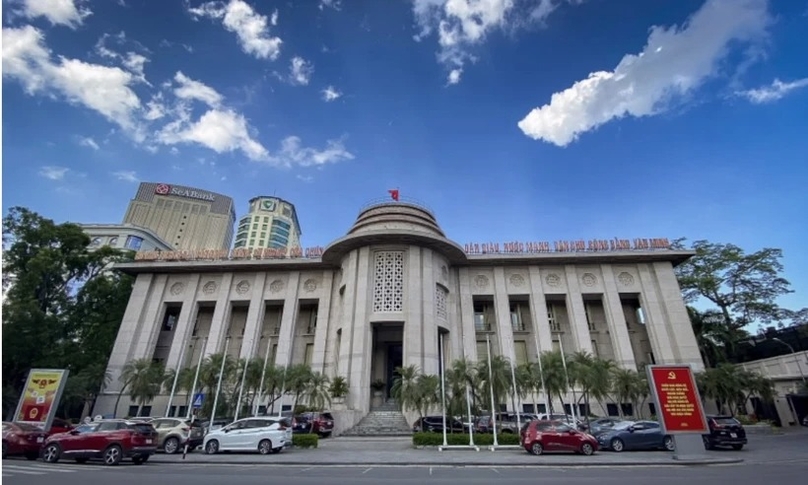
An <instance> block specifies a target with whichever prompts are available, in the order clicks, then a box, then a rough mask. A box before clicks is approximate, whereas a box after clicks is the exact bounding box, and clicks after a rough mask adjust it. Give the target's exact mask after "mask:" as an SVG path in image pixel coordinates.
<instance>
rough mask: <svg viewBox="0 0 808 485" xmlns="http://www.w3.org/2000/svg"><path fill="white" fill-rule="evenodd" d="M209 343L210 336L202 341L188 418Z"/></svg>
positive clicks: (192, 406)
mask: <svg viewBox="0 0 808 485" xmlns="http://www.w3.org/2000/svg"><path fill="white" fill-rule="evenodd" d="M207 343H208V338H207V337H205V340H204V341H203V343H202V350H200V351H199V361H198V362H197V363H196V372H195V373H194V383H193V385H191V405H190V406H189V407H188V419H191V413H192V412H193V409H194V402H193V399H194V395H195V394H196V385H197V384H198V383H199V370H200V369H201V368H202V360H203V359H204V358H205V346H206V345H207Z"/></svg>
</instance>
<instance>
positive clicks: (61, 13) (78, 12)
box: [22, 0, 93, 29]
mask: <svg viewBox="0 0 808 485" xmlns="http://www.w3.org/2000/svg"><path fill="white" fill-rule="evenodd" d="M85 3H87V2H86V0H23V7H22V8H23V10H22V13H23V14H24V15H25V16H26V17H28V18H30V19H32V18H36V17H45V18H46V19H48V21H49V22H50V23H51V25H66V26H67V27H70V28H71V29H75V28H77V27H79V26H80V25H81V24H82V23H83V22H84V19H85V18H87V17H88V16H89V15H92V13H93V12H92V11H91V10H90V9H89V8H87V7H86V6H85V5H84V4H85Z"/></svg>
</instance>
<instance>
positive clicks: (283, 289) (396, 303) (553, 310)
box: [95, 201, 703, 428]
mask: <svg viewBox="0 0 808 485" xmlns="http://www.w3.org/2000/svg"><path fill="white" fill-rule="evenodd" d="M643 241H644V242H643ZM268 251H269V250H264V252H263V253H261V250H258V251H250V250H243V251H242V250H234V251H232V252H229V253H228V252H226V251H205V252H183V253H143V254H141V253H139V254H138V256H137V258H136V260H135V261H134V262H131V263H127V264H120V265H118V266H117V269H119V270H121V271H124V272H126V273H129V274H132V275H135V276H136V282H135V286H134V290H133V292H132V295H131V298H130V300H129V304H128V307H127V309H126V313H125V316H124V319H123V322H122V324H121V328H120V332H119V334H118V337H117V340H116V343H115V347H114V350H113V352H112V355H111V358H110V361H109V368H108V370H109V372H110V375H111V377H112V380H111V384H110V385H109V386H108V388H107V389H106V390H105V391H104V393H103V394H102V395H101V396H100V397H99V399H98V401H97V404H96V408H95V413H96V414H110V413H112V412H113V407H114V403H115V398H116V397H117V395H118V392H119V390H120V383H119V382H118V376H119V375H120V372H121V369H122V368H123V366H124V365H125V364H126V363H127V362H128V361H131V360H133V359H140V358H152V359H155V360H160V361H163V362H164V363H165V365H166V367H167V368H177V367H186V366H189V367H190V366H196V363H197V362H198V360H199V358H200V353H204V355H210V354H214V353H220V352H222V351H225V352H227V353H228V354H229V355H231V356H233V357H234V358H235V357H239V358H266V357H267V356H268V360H269V361H270V362H274V363H275V364H276V365H280V366H287V365H291V364H298V363H306V364H309V365H311V366H312V368H313V369H314V370H317V371H321V372H324V373H325V374H327V375H328V376H332V377H333V376H344V377H346V378H347V381H348V383H349V387H350V393H349V395H348V397H347V399H346V400H345V403H344V405H342V409H343V410H344V411H346V413H345V416H348V418H346V419H347V420H348V421H352V422H348V423H343V424H342V425H341V426H340V427H341V428H344V427H349V426H351V425H352V424H353V423H355V422H356V420H358V419H359V418H361V417H362V416H363V415H364V414H366V413H367V412H368V411H369V409H370V405H371V394H372V391H371V388H370V384H371V382H373V381H376V380H379V379H381V380H382V381H385V383H386V384H387V386H388V390H389V387H390V386H391V384H392V379H393V370H394V369H395V368H396V367H397V366H400V365H412V364H414V365H417V366H418V367H419V368H420V369H422V370H423V371H424V372H427V373H433V374H437V373H438V362H439V359H440V358H441V356H445V358H446V362H451V361H452V360H454V359H457V358H461V357H465V358H467V359H471V360H480V359H485V358H486V352H487V349H488V344H487V341H489V340H490V342H491V349H492V352H493V353H495V354H499V355H503V356H505V357H507V358H508V359H510V360H511V361H513V362H516V363H521V362H525V361H535V360H536V358H537V351H538V352H544V351H549V350H553V349H563V351H564V352H565V353H567V354H570V353H573V352H576V351H586V352H589V353H591V354H593V355H596V356H600V357H602V358H606V359H611V360H613V361H614V362H616V363H617V365H619V366H622V367H625V368H629V369H636V368H638V366H640V365H642V364H645V363H657V364H669V363H677V364H679V363H686V364H691V365H692V366H693V367H694V369H696V370H700V369H702V368H703V363H702V359H701V356H700V354H699V350H698V347H697V344H696V339H695V337H694V334H693V331H692V329H691V327H690V323H689V320H688V315H687V311H686V309H685V304H684V302H683V300H682V296H681V293H680V289H679V286H678V283H677V280H676V278H675V276H674V271H673V268H674V266H676V265H677V264H679V263H681V262H683V261H685V260H686V259H687V258H689V257H691V256H692V254H693V253H691V252H689V251H674V250H671V249H668V248H665V247H664V245H660V244H653V241H652V244H649V243H648V241H647V240H635V241H634V243H630V242H628V241H622V240H618V241H617V242H616V243H615V241H611V242H610V241H605V242H604V241H594V242H588V243H584V242H578V243H576V242H573V243H571V244H567V243H554V244H549V243H535V244H534V243H531V244H527V245H525V244H521V245H520V244H508V245H502V246H501V247H497V245H494V244H491V245H483V248H482V249H481V248H480V247H479V246H477V245H466V246H460V245H458V244H457V243H455V242H453V241H452V240H450V239H448V238H447V237H446V235H445V234H444V232H443V231H442V230H441V228H440V226H439V225H438V222H437V220H436V218H435V216H434V214H433V213H432V212H431V211H430V210H429V209H427V208H425V207H423V206H421V205H419V204H415V203H409V202H395V201H390V202H382V203H377V204H372V205H370V206H368V207H366V208H364V209H362V210H361V211H360V214H359V216H358V217H357V219H356V222H355V223H354V225H353V227H351V229H350V230H349V231H348V233H347V234H346V235H345V236H344V237H342V238H340V239H337V240H335V241H334V242H332V243H331V244H330V245H329V246H327V247H326V248H324V249H322V250H319V251H306V252H302V251H301V254H293V255H292V257H288V256H287V255H283V257H276V256H278V255H274V254H272V253H269V252H268ZM439 335H442V336H443V338H442V339H439ZM441 340H442V342H443V348H442V349H439V341H441ZM186 402H187V401H186V398H185V396H184V395H181V396H178V397H177V398H175V400H174V404H177V405H179V404H185V403H186ZM531 402H532V400H531ZM128 404H129V403H128V397H127V396H126V395H124V397H123V399H122V401H121V405H120V407H119V410H118V413H119V414H124V413H125V412H126V411H125V410H126V409H131V408H129V407H128ZM167 404H168V396H166V395H163V396H158V397H157V398H155V399H154V401H153V402H152V408H151V409H150V410H149V411H150V414H152V415H158V414H162V413H164V412H166V406H167ZM286 404H291V397H289V399H288V400H287V402H286ZM508 406H509V407H510V403H509V404H508ZM520 406H521V404H520ZM177 407H178V409H171V410H170V411H169V412H170V413H171V414H174V413H175V412H179V413H180V414H184V412H185V410H184V409H183V408H184V406H182V407H179V406H177ZM172 408H174V406H172Z"/></svg>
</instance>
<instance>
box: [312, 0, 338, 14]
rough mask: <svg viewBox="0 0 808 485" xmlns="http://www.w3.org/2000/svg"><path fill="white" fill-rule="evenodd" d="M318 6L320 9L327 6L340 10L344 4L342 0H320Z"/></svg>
mask: <svg viewBox="0 0 808 485" xmlns="http://www.w3.org/2000/svg"><path fill="white" fill-rule="evenodd" d="M318 8H319V9H320V10H323V9H325V8H333V9H334V10H337V11H339V10H341V9H342V4H341V3H340V0H320V5H318Z"/></svg>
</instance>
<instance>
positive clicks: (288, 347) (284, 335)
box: [275, 271, 300, 367]
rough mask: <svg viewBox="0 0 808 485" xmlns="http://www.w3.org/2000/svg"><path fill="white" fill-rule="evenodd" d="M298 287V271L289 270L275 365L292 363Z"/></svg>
mask: <svg viewBox="0 0 808 485" xmlns="http://www.w3.org/2000/svg"><path fill="white" fill-rule="evenodd" d="M299 287H300V272H299V271H290V272H289V279H288V280H287V281H286V298H284V300H283V314H282V315H281V330H280V332H278V352H277V353H276V354H275V365H279V366H282V367H289V366H290V365H292V349H293V348H294V339H295V327H296V326H297V313H298V310H299V304H298V301H297V291H298V288H299Z"/></svg>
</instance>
